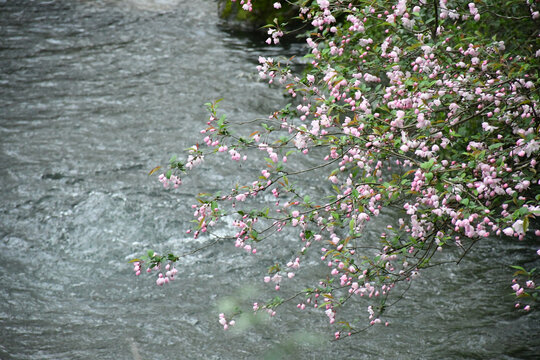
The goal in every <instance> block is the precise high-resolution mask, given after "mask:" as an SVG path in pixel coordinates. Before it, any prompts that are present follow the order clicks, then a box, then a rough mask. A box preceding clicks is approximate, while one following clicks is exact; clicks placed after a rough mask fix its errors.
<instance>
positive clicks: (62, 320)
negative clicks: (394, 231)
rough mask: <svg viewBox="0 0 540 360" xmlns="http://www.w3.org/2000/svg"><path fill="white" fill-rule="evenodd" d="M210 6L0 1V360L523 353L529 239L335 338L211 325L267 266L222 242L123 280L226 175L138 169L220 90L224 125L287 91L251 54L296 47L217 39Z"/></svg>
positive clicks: (197, 1) (166, 243)
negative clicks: (175, 269) (517, 290)
mask: <svg viewBox="0 0 540 360" xmlns="http://www.w3.org/2000/svg"><path fill="white" fill-rule="evenodd" d="M216 8H217V7H216V4H215V2H213V1H211V0H191V1H188V0H153V1H150V0H149V1H143V0H132V1H129V0H116V1H113V0H110V1H107V0H102V1H83V0H80V1H67V0H65V1H64V0H61V1H27V0H24V1H9V0H8V1H5V0H4V1H1V2H0V184H1V188H0V239H1V240H0V359H136V360H137V359H165V358H166V359H262V358H264V357H265V356H266V358H283V359H330V358H336V359H345V358H347V359H348V358H355V359H488V358H493V359H533V358H535V355H538V354H539V353H540V340H539V329H540V326H539V324H540V321H539V320H540V316H539V315H538V314H539V312H538V311H537V312H531V313H527V314H525V313H519V312H516V311H514V310H513V306H512V305H513V299H512V296H511V289H510V286H509V285H510V280H511V273H510V272H509V270H508V265H510V264H530V263H532V262H534V261H537V259H536V257H535V256H536V255H535V250H536V249H535V247H534V246H533V244H532V243H531V242H530V241H529V242H527V241H526V242H523V243H507V242H504V241H502V240H501V239H490V240H489V241H486V242H484V243H481V244H480V245H479V246H478V247H477V248H476V249H475V251H473V252H472V253H471V256H470V257H468V258H466V259H465V260H464V261H462V262H461V263H460V264H459V266H456V265H450V266H446V267H444V268H434V269H432V270H430V271H427V272H426V274H425V275H424V276H423V277H422V278H421V279H419V280H418V281H417V282H416V283H415V284H414V285H413V287H412V289H411V291H410V293H409V294H408V296H407V297H406V298H405V299H404V300H402V302H401V307H399V308H395V310H394V311H393V312H392V313H391V315H389V316H390V320H391V325H390V326H389V327H388V328H383V327H379V328H373V329H371V330H370V331H368V332H366V333H363V334H361V335H358V336H355V337H353V338H351V339H346V340H343V341H339V342H330V341H328V339H329V338H331V334H332V329H331V328H330V327H328V325H327V320H325V316H324V314H319V315H316V314H312V313H311V312H308V311H304V312H301V311H298V310H296V309H295V307H294V305H292V306H290V308H286V309H285V310H284V311H280V312H279V313H278V315H277V316H276V317H275V318H274V319H273V320H272V321H270V322H264V323H262V324H260V325H259V326H257V327H254V328H251V329H249V330H246V331H243V332H240V331H236V332H235V331H227V332H225V331H223V330H222V329H221V326H220V325H219V324H218V321H217V320H218V317H217V314H218V312H219V306H218V305H219V304H220V303H222V302H223V299H226V296H227V295H231V294H236V295H237V298H238V297H240V298H242V297H245V296H247V295H245V293H246V292H249V291H248V290H247V289H249V287H248V285H252V284H255V285H260V284H259V283H258V282H260V281H259V279H261V278H262V276H263V275H264V274H263V269H264V268H265V267H266V265H267V264H263V261H259V260H258V259H257V257H246V256H244V254H242V253H240V252H238V250H237V249H235V248H234V246H233V245H232V244H218V245H216V246H214V247H212V248H209V249H207V250H205V251H203V252H200V253H197V254H196V255H192V256H189V257H187V258H186V259H184V260H183V262H182V265H181V266H180V268H179V270H180V272H179V274H178V275H179V277H178V279H179V280H178V281H176V282H173V283H171V284H169V285H168V286H166V287H159V288H158V287H156V286H155V285H154V280H153V279H152V278H149V277H143V276H141V277H140V278H136V277H135V276H134V275H133V272H132V266H131V265H130V264H128V260H129V259H130V258H131V257H133V256H135V255H138V254H141V253H143V252H144V251H145V250H147V249H149V248H153V249H156V250H158V251H160V250H162V251H165V250H169V249H170V250H174V251H176V252H178V253H181V252H186V251H190V250H193V249H194V248H196V247H197V246H200V245H202V244H204V239H203V240H201V243H196V242H194V240H192V239H190V238H189V237H187V236H185V234H184V230H185V229H186V228H187V226H186V223H187V222H188V221H189V220H191V217H192V214H191V213H192V210H191V208H190V207H189V204H191V203H193V197H192V195H191V194H193V193H196V192H199V191H201V190H204V189H203V188H204V185H206V184H208V185H209V186H214V185H212V184H216V182H218V183H219V181H221V179H223V178H226V177H227V176H231V175H232V176H235V173H234V171H233V170H230V169H227V168H226V167H225V168H221V169H219V171H218V170H217V169H212V168H207V169H206V170H207V171H206V172H201V173H200V175H199V176H198V177H197V178H195V179H193V180H192V181H188V182H187V183H186V184H185V186H183V187H181V188H180V189H179V190H177V191H164V190H163V189H162V187H161V186H160V184H159V183H157V181H156V179H155V177H149V176H148V175H147V174H148V171H149V170H150V169H152V168H153V167H154V166H156V165H159V164H163V163H166V162H167V160H168V158H169V156H170V155H171V154H172V153H174V152H178V151H180V150H181V149H183V148H185V147H187V146H190V145H192V144H193V143H194V139H195V138H196V137H197V136H198V129H199V128H200V127H201V126H202V125H203V124H204V121H205V119H206V117H207V114H206V112H205V109H204V106H203V104H204V103H205V102H207V101H211V100H214V99H217V98H221V97H224V98H225V101H224V102H223V107H224V109H225V110H226V111H227V113H228V114H229V117H230V118H233V119H235V120H250V119H252V118H255V117H260V116H265V115H267V114H269V113H270V112H271V111H272V110H273V109H274V108H275V106H278V105H279V104H281V103H282V102H283V97H282V95H281V93H280V92H279V91H276V89H269V88H268V87H267V86H266V85H265V84H264V83H260V82H256V81H253V80H254V79H255V76H256V72H255V66H256V63H257V57H258V56H259V55H263V56H270V55H280V54H281V55H285V56H290V55H294V54H301V52H302V49H301V47H299V46H293V47H285V48H268V47H265V46H263V45H264V44H259V42H258V41H256V40H254V39H252V38H250V37H246V36H245V35H243V34H238V33H234V31H229V30H228V29H227V28H226V27H224V26H223V24H220V21H219V19H218V18H217V14H216V13H217V12H216ZM248 171H249V169H248ZM260 289H261V288H255V290H254V291H256V292H257V291H262V290H260ZM268 294H271V293H268ZM252 295H257V294H252ZM362 311H363V310H362ZM361 316H365V314H361ZM306 329H309V331H306ZM307 333H310V334H311V335H310V336H308V335H306V334H307ZM316 333H322V334H323V336H326V337H322V338H319V337H317V336H315V335H313V334H316ZM306 339H307V340H306ZM310 339H311V340H310ZM272 356H273V357H272Z"/></svg>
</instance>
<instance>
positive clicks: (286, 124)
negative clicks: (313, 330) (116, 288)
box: [134, 0, 540, 339]
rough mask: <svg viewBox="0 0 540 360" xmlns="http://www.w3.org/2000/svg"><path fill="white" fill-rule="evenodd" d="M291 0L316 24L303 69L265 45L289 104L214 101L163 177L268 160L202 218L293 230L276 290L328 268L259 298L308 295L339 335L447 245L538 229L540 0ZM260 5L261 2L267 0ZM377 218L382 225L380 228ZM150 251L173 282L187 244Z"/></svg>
mask: <svg viewBox="0 0 540 360" xmlns="http://www.w3.org/2000/svg"><path fill="white" fill-rule="evenodd" d="M252 3H253V4H252ZM291 3H293V4H294V5H296V6H297V7H298V9H299V13H298V17H299V18H300V19H302V20H303V21H304V22H305V24H306V25H308V26H309V31H308V32H307V33H306V34H305V42H306V44H307V49H308V50H307V51H308V53H307V55H306V59H307V60H308V64H307V65H306V68H305V69H304V71H303V73H302V74H298V73H295V72H293V71H292V70H291V63H290V60H287V59H284V60H278V59H273V58H264V57H260V58H259V66H258V67H257V71H258V73H259V75H260V78H261V79H262V80H263V81H266V82H268V83H269V84H274V86H275V85H277V86H280V87H282V88H283V89H284V91H285V93H286V94H287V95H288V97H289V99H290V102H289V104H287V105H286V106H285V107H283V108H282V109H278V110H276V111H275V112H274V113H272V114H270V116H269V117H268V118H267V119H264V120H257V121H254V122H252V123H250V124H247V125H246V124H244V125H243V126H237V124H235V122H234V121H229V120H228V119H227V117H226V116H225V115H220V114H219V113H218V110H219V109H218V102H213V103H208V104H207V106H208V110H209V113H210V117H209V120H208V121H207V123H206V126H205V127H204V128H203V130H202V131H201V134H202V137H203V139H202V141H201V144H202V145H199V144H196V145H193V146H192V147H190V148H189V150H188V153H187V155H186V158H184V159H182V160H177V159H176V158H173V159H171V161H170V169H169V170H168V171H167V172H166V173H164V174H162V175H160V177H159V179H160V181H161V182H162V183H163V185H164V186H165V187H167V186H168V185H169V184H173V185H174V186H175V187H177V186H180V185H181V177H183V176H188V175H189V173H190V172H192V171H196V170H195V168H196V167H197V166H198V165H199V164H201V163H202V162H203V161H204V159H205V158H208V157H209V156H222V157H226V158H228V159H229V160H230V161H231V162H232V164H234V165H238V166H239V165H240V164H242V163H246V162H248V163H249V164H250V165H252V166H258V167H259V170H260V173H259V176H256V177H255V178H253V179H251V180H250V181H246V182H245V183H243V184H236V186H234V188H233V189H222V191H221V192H219V193H216V194H201V195H200V196H199V197H198V198H197V200H198V204H196V205H193V208H194V214H195V221H194V224H195V225H194V229H189V230H188V233H192V234H193V236H194V237H195V238H197V237H199V236H201V235H204V236H208V238H209V240H208V241H212V240H210V239H211V238H214V240H213V241H227V239H230V238H232V239H234V245H235V246H236V247H238V248H241V249H243V250H245V251H246V252H247V253H249V254H251V256H261V255H260V253H259V252H258V248H260V247H261V246H266V247H268V248H272V247H276V248H279V247H282V246H284V245H283V234H284V233H286V234H287V236H288V237H290V236H291V235H292V234H294V236H296V238H297V240H298V241H297V249H296V251H295V255H294V256H292V257H291V258H286V259H281V260H280V262H277V263H275V264H274V265H273V266H271V267H270V268H269V269H268V274H267V275H266V276H264V277H263V279H264V281H265V282H267V283H271V284H273V287H274V288H275V290H277V291H278V290H280V288H281V287H282V284H283V283H285V282H286V281H287V279H291V278H293V277H294V276H295V275H296V274H297V273H298V272H299V271H301V270H300V268H301V265H302V264H303V263H307V259H310V258H314V257H315V258H317V259H320V261H322V262H323V263H324V264H325V265H327V266H326V268H327V270H326V274H325V275H324V276H323V277H322V278H321V279H319V280H317V281H314V283H313V285H312V286H310V287H308V288H306V289H301V290H299V291H297V292H295V294H294V295H291V296H290V297H287V298H285V299H283V298H281V297H276V298H274V299H273V300H270V301H267V302H257V303H256V304H255V305H254V306H253V309H254V311H267V312H268V313H269V314H270V315H274V314H275V312H276V309H277V308H278V307H279V306H281V305H283V304H285V303H288V302H291V301H298V298H302V300H301V301H300V302H299V303H298V304H297V307H298V308H299V309H304V308H305V307H306V306H311V307H314V308H318V309H321V310H322V312H324V314H325V315H326V316H327V317H328V320H329V322H330V323H331V324H334V323H335V326H337V327H338V329H337V331H336V332H335V334H334V335H335V338H336V339H338V338H341V337H342V336H343V335H349V334H351V335H352V334H355V333H358V332H359V331H360V330H361V329H364V328H366V326H367V327H369V326H373V325H376V324H379V323H386V324H387V321H386V320H385V318H384V315H385V312H386V310H387V309H388V308H389V307H390V306H391V305H392V304H394V303H396V302H398V301H399V300H400V299H401V298H402V297H403V296H404V295H405V293H406V291H407V290H408V289H409V287H410V282H411V281H413V279H414V278H415V277H417V276H418V275H419V274H421V273H422V270H423V269H425V268H428V267H431V266H434V265H436V264H438V263H444V262H446V261H444V260H442V259H443V257H442V255H441V253H443V252H445V251H447V250H449V251H450V252H451V253H452V254H453V255H454V256H455V260H454V261H455V262H457V263H459V262H460V261H461V259H462V258H463V257H464V256H466V255H467V254H468V253H469V252H470V251H474V247H473V245H474V244H475V243H477V242H478V241H493V240H494V238H495V237H504V238H507V239H508V240H510V241H514V240H517V241H520V240H523V239H525V237H526V236H527V237H530V238H532V239H533V241H534V242H536V243H537V244H538V243H539V241H540V229H539V228H538V216H540V206H539V205H538V204H539V201H540V194H539V192H538V189H539V188H540V177H539V176H538V170H539V166H538V160H537V159H538V158H539V149H540V139H539V133H540V121H539V120H540V118H539V116H540V113H539V111H540V107H539V101H540V94H539V89H540V80H539V76H540V32H539V31H540V14H539V10H540V4H539V3H538V2H537V1H524V0H510V1H507V2H505V4H504V5H502V4H501V5H497V4H495V3H496V2H490V1H482V0H476V1H474V2H473V1H461V0H455V1H452V0H448V1H447V0H429V1H428V0H396V1H383V0H335V1H331V0H317V1H308V0H300V1H291ZM243 6H244V8H245V9H246V10H251V7H252V6H256V0H254V1H253V2H252V1H246V2H243ZM280 6H281V3H280V2H279V1H277V2H276V4H275V7H276V8H279V7H280ZM284 28H285V26H281V25H279V24H274V25H273V27H272V25H271V27H269V29H270V30H269V31H268V34H269V39H268V41H267V42H268V43H274V44H276V43H279V41H278V40H277V39H278V38H279V36H282V35H283V33H284V32H283V30H282V29H284ZM501 29H504V31H503V30H501ZM258 155H262V156H258ZM261 157H262V158H261ZM248 159H249V160H248ZM239 167H240V166H239ZM154 170H155V171H157V168H156V169H154ZM155 171H153V172H155ZM197 171H198V170H197ZM308 178H310V179H320V180H321V182H325V183H324V184H323V185H321V186H320V187H318V188H317V190H316V191H312V190H310V188H309V187H306V186H303V183H304V182H305V180H306V179H308ZM267 194H269V195H270V196H266V195H267ZM226 224H230V225H232V226H233V227H234V229H235V231H234V232H233V233H231V234H230V237H217V236H216V235H215V234H213V232H214V231H213V229H215V228H217V227H220V226H221V227H220V228H225V226H224V225H226ZM372 224H374V225H372ZM374 227H375V228H376V229H379V230H376V231H377V233H378V236H377V238H375V239H374V238H370V237H368V236H366V229H372V231H373V228H374ZM538 255H540V250H538ZM134 261H135V270H136V271H138V272H139V273H140V269H141V267H142V266H144V265H145V264H146V265H147V267H148V269H156V270H158V278H157V283H158V285H162V284H165V283H166V282H168V281H169V280H166V279H170V278H171V277H170V276H169V275H170V274H171V271H172V270H170V269H175V268H174V263H177V262H181V261H182V256H177V255H174V254H168V255H163V256H161V255H158V254H155V253H154V252H149V254H148V256H147V257H145V258H141V259H136V260H134ZM166 262H168V264H167V266H169V267H168V268H167V271H168V272H167V273H165V274H163V272H162V271H161V266H162V264H163V263H166ZM306 266H307V265H306ZM514 269H515V270H516V273H515V274H514V275H515V277H514V280H513V281H512V284H510V286H511V288H512V290H513V291H514V292H515V295H516V296H517V297H518V303H517V304H516V307H517V308H519V309H522V310H523V311H530V310H531V308H533V307H534V306H535V301H536V299H537V296H538V292H539V289H540V288H539V287H537V286H536V285H535V281H536V277H537V276H538V274H537V272H536V271H535V270H534V269H532V270H531V269H525V268H524V267H521V266H515V267H514ZM167 274H169V275H167ZM172 275H173V278H174V275H175V272H174V274H172ZM402 283H404V284H402ZM362 308H364V309H365V310H364V311H365V312H363V311H362V310H360V311H359V310H358V309H362ZM362 313H365V314H366V316H365V317H362V316H361V315H360V316H359V315H358V314H362ZM231 315H232V314H228V315H225V314H221V315H220V323H221V324H222V325H223V326H224V328H228V327H229V326H230V325H231V324H234V320H230V316H231ZM338 320H339V321H338ZM231 321H232V323H231Z"/></svg>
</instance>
